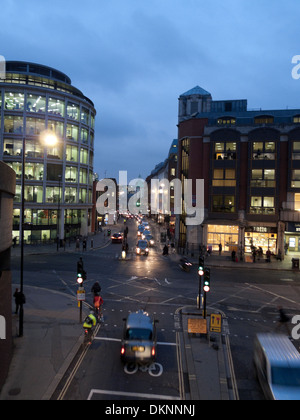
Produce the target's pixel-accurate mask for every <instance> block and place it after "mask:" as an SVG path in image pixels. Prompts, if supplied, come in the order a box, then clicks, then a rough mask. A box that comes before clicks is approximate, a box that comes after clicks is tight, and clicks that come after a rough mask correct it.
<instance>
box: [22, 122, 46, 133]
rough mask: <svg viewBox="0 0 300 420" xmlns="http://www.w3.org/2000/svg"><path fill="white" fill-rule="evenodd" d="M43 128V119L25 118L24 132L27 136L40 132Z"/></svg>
mask: <svg viewBox="0 0 300 420" xmlns="http://www.w3.org/2000/svg"><path fill="white" fill-rule="evenodd" d="M44 130H45V120H43V119H41V118H33V117H27V118H26V134H27V135H28V136H34V135H38V134H40V133H41V132H42V131H44Z"/></svg>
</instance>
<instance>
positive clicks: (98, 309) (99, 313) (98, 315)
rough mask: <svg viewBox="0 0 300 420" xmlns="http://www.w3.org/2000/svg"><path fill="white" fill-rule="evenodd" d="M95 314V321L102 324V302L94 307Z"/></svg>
mask: <svg viewBox="0 0 300 420" xmlns="http://www.w3.org/2000/svg"><path fill="white" fill-rule="evenodd" d="M94 311H95V315H96V318H97V321H98V322H100V324H103V322H104V315H103V313H102V304H101V305H100V306H98V307H94Z"/></svg>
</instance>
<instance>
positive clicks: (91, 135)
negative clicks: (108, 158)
mask: <svg viewBox="0 0 300 420" xmlns="http://www.w3.org/2000/svg"><path fill="white" fill-rule="evenodd" d="M90 147H91V148H93V147H94V133H93V132H92V131H91V132H90ZM176 158H177V156H176Z"/></svg>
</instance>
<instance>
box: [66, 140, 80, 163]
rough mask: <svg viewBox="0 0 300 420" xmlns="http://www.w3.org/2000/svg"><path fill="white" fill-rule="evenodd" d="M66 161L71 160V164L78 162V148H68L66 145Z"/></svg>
mask: <svg viewBox="0 0 300 420" xmlns="http://www.w3.org/2000/svg"><path fill="white" fill-rule="evenodd" d="M66 160H71V161H73V162H78V147H77V146H70V145H68V144H67V146H66Z"/></svg>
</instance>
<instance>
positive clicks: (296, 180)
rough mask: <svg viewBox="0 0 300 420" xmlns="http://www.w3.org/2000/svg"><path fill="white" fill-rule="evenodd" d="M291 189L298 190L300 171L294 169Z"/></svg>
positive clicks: (299, 186)
mask: <svg viewBox="0 0 300 420" xmlns="http://www.w3.org/2000/svg"><path fill="white" fill-rule="evenodd" d="M291 187H292V188H300V169H294V170H293V171H292V181H291Z"/></svg>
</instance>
